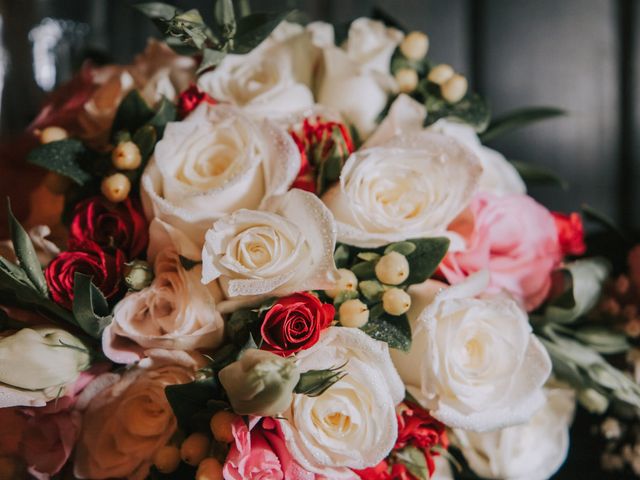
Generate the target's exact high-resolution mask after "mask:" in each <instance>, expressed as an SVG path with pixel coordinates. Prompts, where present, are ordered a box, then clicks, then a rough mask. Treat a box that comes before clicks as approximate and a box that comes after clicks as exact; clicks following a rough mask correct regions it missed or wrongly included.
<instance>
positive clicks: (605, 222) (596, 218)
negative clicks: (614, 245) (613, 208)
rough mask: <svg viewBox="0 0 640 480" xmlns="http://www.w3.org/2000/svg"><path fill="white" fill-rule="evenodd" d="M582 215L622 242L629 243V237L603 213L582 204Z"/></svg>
mask: <svg viewBox="0 0 640 480" xmlns="http://www.w3.org/2000/svg"><path fill="white" fill-rule="evenodd" d="M582 214H583V215H584V216H585V218H586V219H588V220H591V221H593V222H596V223H598V224H600V225H602V226H603V227H605V228H606V229H607V230H610V231H612V232H615V233H616V234H617V235H619V236H620V238H622V239H623V240H625V241H630V239H629V235H628V234H627V233H626V232H625V231H624V230H622V228H620V227H619V226H618V225H617V224H616V222H615V221H614V220H613V219H611V218H610V217H609V216H608V215H606V214H605V213H602V212H601V211H599V210H597V209H596V208H594V207H592V206H591V205H587V204H586V203H584V204H582Z"/></svg>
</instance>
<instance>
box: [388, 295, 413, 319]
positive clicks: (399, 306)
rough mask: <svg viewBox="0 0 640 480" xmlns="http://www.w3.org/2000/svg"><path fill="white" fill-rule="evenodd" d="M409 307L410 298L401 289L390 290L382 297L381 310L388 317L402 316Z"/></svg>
mask: <svg viewBox="0 0 640 480" xmlns="http://www.w3.org/2000/svg"><path fill="white" fill-rule="evenodd" d="M410 307H411V297H410V296H409V294H408V293H407V292H405V291H404V290H402V289H401V288H390V289H389V290H387V291H386V292H384V294H383V295H382V308H383V309H384V311H385V312H387V313H388V314H389V315H395V316H398V315H402V314H403V313H406V312H407V310H409V308H410Z"/></svg>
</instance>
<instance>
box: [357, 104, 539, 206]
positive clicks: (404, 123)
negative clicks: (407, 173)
mask: <svg viewBox="0 0 640 480" xmlns="http://www.w3.org/2000/svg"><path fill="white" fill-rule="evenodd" d="M426 117H427V110H426V109H425V107H424V105H422V104H421V103H419V102H417V101H415V100H414V99H413V98H411V97H409V96H408V95H405V94H401V95H399V96H398V98H396V100H395V101H394V102H393V103H392V104H391V107H390V108H389V113H388V114H387V116H386V117H385V118H384V120H383V121H382V123H381V124H380V126H379V127H378V128H377V129H376V130H375V132H373V134H372V135H371V136H370V137H369V138H368V139H367V141H366V142H365V144H364V148H368V147H375V146H379V145H382V144H384V143H386V142H388V141H389V140H391V139H392V138H393V137H395V136H398V135H407V134H410V133H415V132H420V131H422V130H423V127H422V125H423V124H424V120H425V118H426ZM426 130H427V131H433V132H438V133H442V134H444V135H447V136H448V137H451V138H453V139H455V140H457V141H458V142H460V143H461V144H462V145H464V146H465V147H467V148H468V149H469V150H470V151H471V152H472V153H474V154H475V155H476V156H477V157H478V159H479V160H480V164H481V165H482V176H481V177H480V181H479V190H480V191H482V192H492V193H495V194H497V195H504V194H508V193H526V191H527V189H526V186H525V184H524V182H523V181H522V178H520V175H519V174H518V172H517V171H516V169H515V168H514V167H513V165H511V164H510V163H509V162H508V161H507V159H506V158H504V155H502V154H501V153H499V152H496V151H495V150H492V149H490V148H488V147H485V146H484V145H482V143H480V139H479V138H478V135H477V134H476V132H475V130H474V129H473V128H472V127H471V126H470V125H467V124H464V123H460V122H453V121H448V120H444V119H442V120H438V121H437V122H436V123H434V124H433V125H431V126H430V127H428V128H427V129H426Z"/></svg>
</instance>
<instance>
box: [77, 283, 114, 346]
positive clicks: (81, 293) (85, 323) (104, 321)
mask: <svg viewBox="0 0 640 480" xmlns="http://www.w3.org/2000/svg"><path fill="white" fill-rule="evenodd" d="M73 316H74V318H75V320H76V323H77V324H78V326H79V327H80V328H81V329H82V330H84V331H85V332H86V333H88V334H89V335H90V336H91V337H93V338H100V337H101V335H102V331H103V330H104V329H105V328H106V327H107V326H108V325H109V324H110V323H111V320H112V318H113V317H112V315H111V310H110V309H109V304H108V303H107V299H106V298H104V295H103V294H102V292H101V291H100V289H98V287H96V286H95V285H94V284H93V282H92V281H91V277H89V276H88V275H85V274H83V273H80V272H76V273H75V275H74V286H73Z"/></svg>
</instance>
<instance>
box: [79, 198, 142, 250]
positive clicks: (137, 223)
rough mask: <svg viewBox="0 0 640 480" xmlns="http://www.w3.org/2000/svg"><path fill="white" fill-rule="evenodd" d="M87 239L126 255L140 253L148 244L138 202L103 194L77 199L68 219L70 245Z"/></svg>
mask: <svg viewBox="0 0 640 480" xmlns="http://www.w3.org/2000/svg"><path fill="white" fill-rule="evenodd" d="M87 242H95V243H97V244H98V245H99V246H100V247H102V248H103V249H106V250H109V251H111V250H113V249H118V250H122V251H123V252H125V253H126V254H127V256H128V258H135V257H137V256H138V255H140V254H141V253H142V252H143V251H144V250H145V249H146V248H147V243H148V242H149V228H148V225H147V220H146V218H145V217H144V215H143V213H142V209H141V208H140V205H139V204H138V202H136V201H133V200H131V199H130V198H127V199H126V200H125V201H124V202H122V203H117V204H116V203H111V202H109V201H108V200H107V199H106V198H104V197H103V196H96V197H91V198H88V199H86V200H84V201H82V202H80V203H79V204H78V205H77V206H76V208H75V211H74V215H73V219H72V220H71V228H70V229H69V245H70V247H71V249H72V250H75V249H77V248H76V247H77V246H79V245H84V244H85V243H87Z"/></svg>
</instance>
